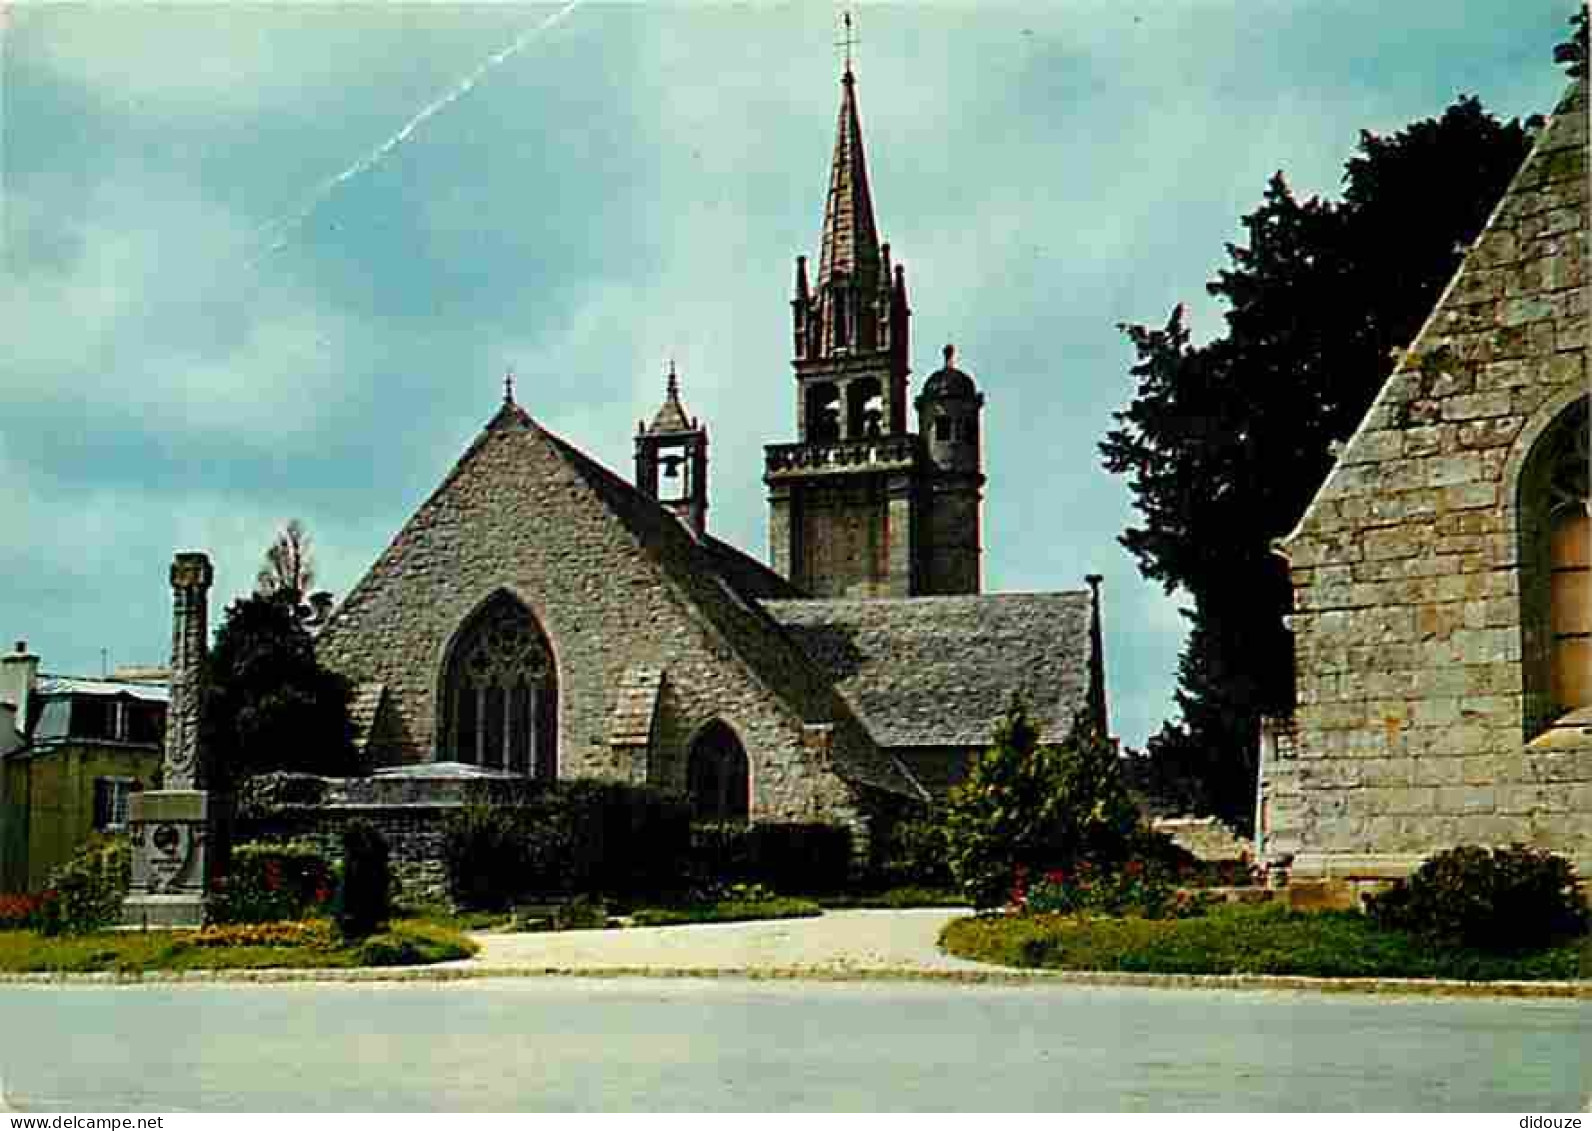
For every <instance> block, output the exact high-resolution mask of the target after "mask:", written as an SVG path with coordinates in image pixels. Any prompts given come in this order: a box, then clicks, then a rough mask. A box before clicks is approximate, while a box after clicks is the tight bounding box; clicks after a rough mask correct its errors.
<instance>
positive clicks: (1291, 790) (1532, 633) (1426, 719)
mask: <svg viewBox="0 0 1592 1131" xmlns="http://www.w3.org/2000/svg"><path fill="white" fill-rule="evenodd" d="M1585 99H1586V95H1585V88H1584V84H1582V83H1578V84H1576V86H1575V87H1574V88H1573V89H1572V90H1571V92H1570V93H1569V94H1568V95H1567V96H1566V98H1565V100H1564V101H1563V102H1562V103H1561V105H1560V106H1559V108H1558V111H1557V113H1556V114H1555V115H1554V117H1553V118H1552V120H1551V121H1550V123H1549V125H1548V127H1547V128H1546V130H1545V131H1544V133H1543V135H1542V136H1541V137H1540V138H1539V140H1538V143H1537V145H1536V148H1535V149H1534V151H1533V153H1532V155H1531V156H1530V158H1529V159H1528V160H1527V162H1526V164H1525V165H1524V167H1523V168H1522V170H1521V171H1520V173H1519V174H1518V176H1517V177H1516V179H1515V181H1514V182H1513V184H1512V186H1511V187H1510V189H1509V191H1508V192H1507V194H1506V195H1505V198H1504V200H1503V201H1502V202H1501V204H1500V206H1499V208H1498V209H1497V211H1496V213H1495V214H1494V217H1493V218H1492V220H1491V222H1490V223H1489V225H1488V227H1487V228H1486V230H1485V231H1484V233H1483V234H1482V235H1481V237H1480V238H1479V239H1478V240H1477V241H1476V242H1475V244H1474V245H1473V246H1472V247H1471V248H1470V249H1469V251H1468V253H1467V254H1466V256H1465V259H1464V263H1463V266H1462V268H1461V269H1460V271H1459V273H1458V274H1457V275H1456V277H1455V279H1454V280H1453V282H1452V283H1451V284H1450V286H1449V289H1448V290H1447V292H1446V293H1445V295H1444V297H1443V299H1442V301H1441V302H1440V304H1439V306H1438V307H1437V309H1436V311H1435V312H1434V313H1433V315H1432V317H1431V318H1430V320H1429V321H1428V322H1427V324H1426V326H1425V327H1424V328H1423V330H1422V331H1421V333H1420V335H1419V336H1418V338H1417V340H1416V341H1415V342H1414V343H1412V345H1411V348H1410V349H1409V351H1407V353H1406V354H1405V355H1404V356H1403V358H1402V360H1401V361H1400V362H1399V363H1398V365H1397V368H1396V369H1395V371H1394V373H1393V375H1392V376H1391V377H1390V379H1389V380H1388V382H1387V384H1386V385H1385V386H1384V388H1383V389H1382V391H1381V393H1380V395H1379V396H1378V398H1377V400H1376V402H1375V404H1374V405H1373V407H1372V408H1371V410H1370V412H1369V413H1368V415H1367V416H1366V418H1365V420H1364V421H1363V422H1362V424H1361V426H1360V428H1359V430H1358V431H1357V432H1356V434H1355V435H1354V437H1353V438H1352V439H1351V440H1350V441H1349V443H1348V444H1347V447H1346V448H1345V450H1344V451H1343V452H1342V453H1341V455H1340V457H1339V459H1338V462H1337V465H1336V467H1335V468H1334V470H1333V472H1332V474H1331V476H1330V477H1329V478H1328V480H1327V482H1326V483H1325V485H1324V486H1323V488H1322V489H1321V491H1320V493H1319V494H1318V496H1317V498H1316V499H1315V501H1314V502H1313V503H1312V504H1311V506H1310V508H1309V510H1308V511H1307V513H1306V515H1305V517H1304V519H1303V520H1302V521H1301V523H1300V526H1299V528H1298V529H1297V530H1296V531H1295V532H1294V533H1293V534H1292V535H1290V537H1289V538H1288V539H1287V540H1286V542H1285V543H1284V545H1283V550H1284V552H1285V554H1286V557H1287V558H1288V561H1289V564H1290V568H1291V571H1292V579H1293V585H1294V592H1295V604H1294V609H1295V611H1294V613H1293V615H1292V616H1291V618H1290V625H1291V627H1292V629H1293V632H1294V636H1295V645H1296V657H1297V669H1298V708H1297V728H1298V729H1297V746H1296V749H1295V755H1296V757H1295V758H1294V760H1293V765H1292V766H1291V767H1290V768H1289V771H1288V773H1287V774H1286V775H1285V780H1282V781H1278V782H1274V783H1272V785H1273V788H1272V790H1271V793H1270V800H1269V803H1270V805H1271V806H1272V821H1271V824H1272V826H1273V828H1274V830H1275V832H1274V837H1273V840H1272V843H1271V844H1270V845H1269V846H1268V849H1267V851H1268V854H1269V853H1271V852H1272V851H1274V850H1275V851H1279V852H1291V853H1293V854H1294V855H1295V864H1294V868H1295V872H1296V874H1301V875H1322V874H1325V875H1344V876H1351V875H1364V876H1374V875H1390V874H1396V873H1399V872H1402V871H1405V870H1407V869H1409V868H1410V867H1413V866H1414V864H1416V863H1417V862H1418V861H1419V860H1421V859H1422V858H1424V857H1425V856H1427V855H1429V854H1430V853H1432V852H1434V851H1436V850H1439V849H1441V848H1445V847H1449V846H1452V845H1455V844H1460V843H1481V844H1500V843H1508V842H1511V841H1527V842H1530V843H1534V844H1539V845H1545V846H1549V847H1552V848H1554V849H1557V850H1560V851H1563V852H1567V853H1569V854H1570V855H1572V856H1573V857H1575V858H1577V859H1578V860H1579V861H1580V863H1581V865H1582V867H1583V869H1585V868H1587V867H1588V866H1592V736H1589V735H1585V734H1584V733H1583V732H1581V731H1580V730H1579V729H1574V730H1570V731H1564V730H1559V731H1554V730H1552V728H1547V729H1546V730H1545V729H1544V728H1546V727H1547V724H1548V723H1550V722H1551V720H1547V719H1543V718H1542V717H1541V716H1542V714H1543V712H1542V710H1541V707H1540V703H1537V704H1533V702H1532V701H1531V699H1530V691H1531V687H1530V685H1531V684H1532V682H1533V680H1534V679H1536V677H1535V676H1534V675H1533V674H1532V672H1533V671H1534V670H1536V669H1535V668H1534V667H1533V665H1534V664H1540V657H1538V656H1537V653H1540V651H1541V648H1542V645H1541V641H1542V640H1543V639H1544V634H1545V632H1546V626H1545V624H1544V623H1542V620H1543V616H1544V611H1543V603H1542V601H1541V600H1540V598H1539V596H1538V595H1536V594H1534V590H1533V587H1534V586H1540V585H1542V584H1545V581H1540V580H1535V579H1534V577H1535V575H1534V574H1533V571H1532V568H1531V566H1530V563H1529V562H1528V561H1525V560H1523V555H1525V556H1529V554H1528V552H1527V551H1524V550H1523V546H1525V545H1526V543H1527V541H1528V540H1527V539H1526V538H1525V537H1524V535H1525V533H1526V532H1527V531H1528V529H1529V528H1530V526H1531V524H1532V523H1533V521H1534V519H1533V517H1532V516H1533V508H1534V507H1535V506H1537V505H1538V503H1537V502H1536V501H1534V499H1533V497H1532V495H1531V491H1530V490H1529V489H1528V487H1529V484H1524V483H1523V480H1522V476H1523V475H1524V471H1525V469H1526V467H1527V466H1528V464H1529V462H1530V460H1529V459H1528V457H1529V456H1530V455H1531V453H1532V451H1533V448H1534V446H1535V445H1536V443H1537V441H1538V440H1539V439H1540V438H1541V437H1542V436H1543V435H1544V434H1545V433H1547V432H1549V431H1550V429H1551V428H1552V426H1553V425H1554V424H1555V422H1556V421H1560V420H1561V419H1562V414H1563V413H1564V412H1565V411H1566V410H1567V409H1572V408H1573V406H1574V405H1575V403H1576V402H1577V401H1578V400H1580V399H1581V398H1583V397H1584V396H1585V390H1586V383H1587V375H1586V357H1585V353H1586V344H1587V324H1588V307H1587V302H1588V295H1587V293H1586V289H1585V285H1584V281H1585V269H1586V258H1587V249H1586V238H1587V236H1586V233H1587V148H1586V146H1587V141H1586V113H1587V108H1586V100H1585Z"/></svg>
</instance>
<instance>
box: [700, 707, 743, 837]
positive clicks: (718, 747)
mask: <svg viewBox="0 0 1592 1131" xmlns="http://www.w3.org/2000/svg"><path fill="white" fill-rule="evenodd" d="M686 794H687V796H688V797H690V799H691V815H692V816H693V817H695V818H696V819H697V820H699V821H744V820H746V818H747V815H748V813H749V811H750V809H751V800H752V797H751V794H752V789H751V775H750V770H749V767H748V764H747V761H746V749H745V747H743V746H742V745H741V740H740V739H739V738H737V737H735V732H734V731H733V730H731V729H730V728H729V727H728V726H726V725H725V724H724V723H723V722H721V721H720V720H718V719H714V720H713V721H712V722H710V723H709V724H708V725H707V726H705V727H703V728H702V729H701V731H699V732H698V734H697V736H696V738H695V739H694V740H693V741H692V743H691V753H690V755H689V756H688V757H687V759H686Z"/></svg>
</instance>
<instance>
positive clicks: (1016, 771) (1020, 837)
mask: <svg viewBox="0 0 1592 1131" xmlns="http://www.w3.org/2000/svg"><path fill="white" fill-rule="evenodd" d="M1117 761H1118V759H1117V756H1116V751H1115V749H1114V748H1113V747H1112V746H1111V744H1110V743H1109V742H1108V741H1106V739H1105V737H1104V736H1103V735H1101V734H1100V733H1099V731H1098V729H1097V728H1095V727H1093V726H1091V725H1089V724H1088V723H1087V721H1086V720H1084V719H1081V718H1080V720H1079V721H1078V723H1077V724H1075V725H1074V727H1073V730H1072V733H1071V735H1070V736H1069V738H1068V739H1067V741H1066V742H1065V743H1063V744H1062V745H1060V746H1045V745H1042V744H1041V743H1040V741H1039V731H1038V729H1037V728H1036V727H1035V726H1034V724H1033V722H1032V721H1031V720H1030V719H1029V718H1028V715H1027V712H1026V711H1025V710H1024V708H1023V705H1022V704H1021V702H1017V701H1014V702H1013V704H1012V706H1011V707H1010V708H1009V709H1008V711H1007V713H1006V716H1005V718H1003V719H1002V720H1001V722H1000V724H999V725H998V726H997V727H996V731H995V741H994V744H993V745H992V746H991V747H990V748H989V750H987V751H985V752H984V753H983V754H982V755H980V756H979V758H978V759H977V760H976V761H975V762H974V763H973V766H972V768H971V769H970V770H969V772H968V776H967V779H966V780H965V781H964V782H963V783H962V784H961V785H959V786H957V787H956V788H955V789H953V790H951V794H950V797H949V799H948V801H947V804H946V810H945V836H946V847H947V851H948V852H949V862H950V866H951V874H952V875H953V876H954V877H955V878H956V882H957V884H958V885H959V886H960V887H961V889H962V891H963V892H964V893H965V894H966V895H967V897H968V898H969V899H970V900H972V902H973V905H974V906H975V907H995V906H999V905H1000V903H1001V902H1002V901H1003V900H1005V898H1006V895H1007V892H1008V890H1009V889H1008V884H1009V883H1010V882H1011V878H1012V874H1013V869H1014V868H1016V867H1018V866H1024V867H1026V868H1028V869H1030V870H1034V869H1042V868H1047V867H1051V866H1053V865H1055V864H1058V863H1059V864H1067V865H1070V864H1072V863H1073V862H1075V861H1078V860H1089V859H1093V860H1096V861H1105V860H1122V859H1125V858H1127V857H1128V856H1129V854H1130V853H1129V848H1130V845H1131V844H1132V840H1133V835H1134V832H1135V829H1136V827H1137V825H1138V819H1139V818H1138V810H1137V808H1136V807H1135V805H1134V803H1133V799H1132V798H1131V797H1130V796H1129V795H1128V791H1127V786H1126V785H1125V784H1124V782H1123V780H1122V770H1121V768H1120V767H1119V766H1118V765H1117Z"/></svg>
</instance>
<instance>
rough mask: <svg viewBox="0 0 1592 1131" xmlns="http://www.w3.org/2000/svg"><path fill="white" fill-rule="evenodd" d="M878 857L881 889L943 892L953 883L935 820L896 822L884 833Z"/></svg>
mask: <svg viewBox="0 0 1592 1131" xmlns="http://www.w3.org/2000/svg"><path fill="white" fill-rule="evenodd" d="M880 857H881V859H880V863H879V867H878V869H877V879H878V881H879V886H881V887H885V888H895V887H908V888H932V889H944V888H949V887H950V886H951V885H952V884H954V883H955V879H954V878H953V877H952V875H951V863H950V858H951V846H950V842H949V841H948V840H947V839H946V834H945V823H944V821H943V820H941V819H939V818H937V817H934V816H924V817H915V818H912V819H909V820H905V821H898V822H896V823H895V824H894V825H892V826H891V827H890V828H889V829H888V830H887V831H886V833H885V837H884V844H883V845H881V846H880Z"/></svg>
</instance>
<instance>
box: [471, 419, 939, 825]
mask: <svg viewBox="0 0 1592 1131" xmlns="http://www.w3.org/2000/svg"><path fill="white" fill-rule="evenodd" d="M516 411H517V412H518V413H519V418H518V419H519V421H523V423H524V424H527V425H529V426H530V427H532V428H535V429H536V430H537V431H539V432H540V433H541V435H542V436H544V437H545V438H546V439H547V441H548V443H549V444H550V445H551V446H552V448H553V450H554V451H555V452H557V453H558V454H559V456H561V457H562V458H563V459H564V461H565V462H566V463H567V464H568V465H569V467H570V468H571V469H572V470H573V471H574V472H575V473H576V474H577V475H579V476H580V478H581V479H582V480H584V481H585V482H586V483H587V484H588V485H589V486H590V487H591V488H592V490H593V492H594V493H595V494H596V495H597V497H598V498H599V499H600V500H601V502H602V503H603V505H604V506H605V507H606V508H607V509H608V510H609V512H610V513H611V514H613V515H614V517H615V518H617V519H618V520H619V521H620V522H621V523H622V524H623V525H624V526H625V527H626V528H627V529H628V530H629V531H630V532H631V534H632V536H633V537H635V538H636V540H637V542H638V543H639V544H640V545H641V546H642V547H644V548H645V549H646V551H647V552H648V554H649V557H651V558H652V560H653V561H655V562H656V563H657V564H658V565H659V566H660V567H661V569H662V570H663V573H664V575H665V576H666V577H667V578H668V580H669V581H670V582H671V583H672V584H673V586H674V588H675V591H676V592H677V593H679V594H680V595H681V597H683V598H684V599H685V600H686V601H687V602H688V603H689V605H690V606H691V607H692V608H694V609H695V610H696V612H697V613H698V614H699V615H700V616H702V617H703V618H704V619H705V620H706V622H707V624H708V625H709V626H710V627H711V628H712V629H713V630H714V631H715V632H716V633H717V634H718V635H719V637H720V638H721V639H722V640H723V641H724V642H725V643H726V644H727V645H728V646H729V648H730V650H731V651H733V653H734V654H735V656H736V657H737V658H738V659H739V660H740V661H741V662H742V663H743V664H744V665H745V666H746V668H747V669H748V670H749V671H750V672H751V674H752V675H753V676H754V677H755V678H756V679H757V680H758V682H759V683H761V684H762V685H763V687H765V688H767V689H768V691H769V692H770V693H772V694H773V695H775V696H777V697H778V698H780V699H781V700H783V701H784V702H785V704H786V705H787V706H788V707H789V708H790V709H791V710H792V711H793V712H794V713H796V714H798V715H803V716H808V717H809V721H817V720H813V719H811V718H810V715H811V711H812V709H816V710H817V711H818V713H819V714H820V715H821V717H822V721H825V722H829V721H834V722H836V723H841V724H846V723H849V724H850V725H852V726H856V727H859V728H860V729H866V723H865V722H863V721H862V720H858V719H855V717H854V714H853V708H852V707H851V706H850V702H849V700H848V699H847V698H846V697H845V696H844V695H843V694H840V693H838V692H837V689H836V688H835V687H834V686H833V685H832V684H831V682H830V680H829V679H828V677H827V674H826V673H825V672H824V670H823V669H822V665H821V664H818V663H815V662H814V661H813V660H812V659H811V658H810V657H809V656H808V655H807V654H806V653H805V652H804V651H803V649H801V648H800V647H799V646H797V644H796V643H795V642H794V641H792V640H791V639H790V637H789V636H788V635H787V634H786V633H784V632H782V631H781V629H780V626H779V624H778V623H777V622H776V621H775V620H774V619H773V618H772V617H771V616H770V615H769V614H768V612H767V611H766V610H765V609H764V607H763V604H762V602H761V601H760V600H759V595H760V593H761V592H763V591H765V590H771V589H772V588H774V587H773V585H772V583H771V582H770V581H769V579H768V578H767V577H766V576H765V575H766V574H767V573H768V571H767V570H765V569H763V568H762V567H758V568H757V569H753V568H752V563H751V559H749V558H747V557H746V556H745V555H744V554H741V553H740V551H738V550H734V549H733V548H732V547H730V546H728V545H727V544H726V543H723V542H719V541H717V540H716V539H705V538H704V539H700V540H699V539H698V538H696V537H695V536H694V535H693V534H692V532H691V531H690V529H689V528H688V527H687V526H686V525H685V524H684V523H682V522H681V521H680V520H679V519H678V518H677V517H676V516H675V515H674V514H673V513H671V512H670V511H669V510H667V509H666V508H664V507H663V506H662V505H660V504H659V503H658V501H657V500H656V499H653V498H651V497H649V496H647V495H645V494H643V493H642V492H641V491H638V490H637V489H636V488H635V487H633V486H632V485H631V484H629V483H627V482H625V480H623V479H621V478H620V477H619V476H617V475H615V474H614V473H613V472H612V471H609V470H608V469H607V468H606V467H604V466H603V465H602V464H600V463H598V462H597V461H596V460H594V459H592V458H591V457H590V456H588V455H587V454H586V453H585V452H582V451H581V450H580V449H579V448H577V447H575V446H574V445H573V444H571V443H569V442H568V441H567V440H564V439H562V438H561V437H559V436H556V435H554V434H553V433H552V432H549V431H548V430H547V429H545V428H543V427H542V426H541V425H539V424H536V423H535V422H534V421H532V420H531V419H530V417H529V416H526V415H525V414H524V413H523V411H522V410H518V409H516ZM501 415H502V414H501V413H500V418H501ZM494 426H502V425H499V423H498V420H494V422H493V424H489V425H488V428H492V427H494ZM743 585H744V586H745V588H743ZM786 588H787V589H788V586H787V587H786ZM862 741H863V743H866V739H865V738H863V740H862ZM834 766H835V771H836V772H837V773H838V774H840V776H841V777H843V778H846V779H848V780H850V781H854V782H857V783H860V784H863V785H868V786H872V787H874V788H876V789H884V790H888V791H890V792H892V793H899V794H904V795H906V796H908V797H926V796H927V794H926V793H925V792H924V790H923V787H922V786H921V785H919V784H918V782H917V781H916V779H914V778H913V777H912V775H911V773H910V772H908V770H907V769H906V767H904V766H903V765H902V764H901V762H900V760H899V759H897V758H895V757H894V756H893V755H891V754H889V753H887V752H884V751H879V750H874V749H872V748H871V744H868V745H861V744H856V743H844V742H842V743H837V744H836V747H835V750H834Z"/></svg>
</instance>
